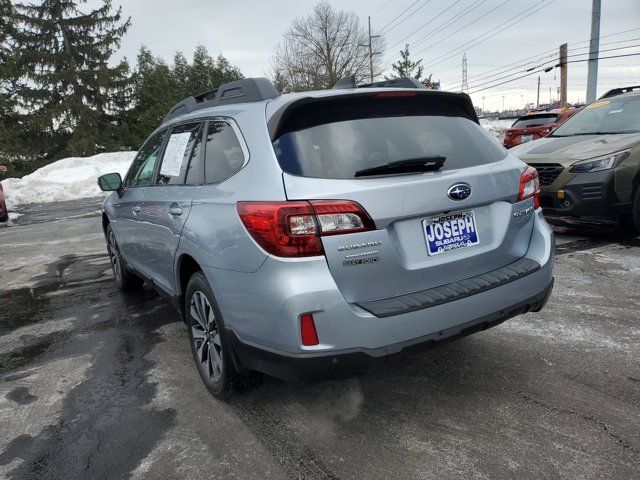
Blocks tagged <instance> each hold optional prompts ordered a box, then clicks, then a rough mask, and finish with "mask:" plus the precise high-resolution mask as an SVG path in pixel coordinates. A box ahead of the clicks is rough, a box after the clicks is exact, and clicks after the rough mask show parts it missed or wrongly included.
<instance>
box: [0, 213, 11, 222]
mask: <svg viewBox="0 0 640 480" xmlns="http://www.w3.org/2000/svg"><path fill="white" fill-rule="evenodd" d="M8 220H9V214H8V213H7V212H5V214H4V215H0V223H4V222H6V221H8Z"/></svg>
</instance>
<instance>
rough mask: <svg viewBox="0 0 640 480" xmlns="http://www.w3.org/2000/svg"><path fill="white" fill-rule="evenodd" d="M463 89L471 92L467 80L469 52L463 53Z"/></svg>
mask: <svg viewBox="0 0 640 480" xmlns="http://www.w3.org/2000/svg"><path fill="white" fill-rule="evenodd" d="M462 91H463V92H467V93H469V82H468V81H467V54H466V53H463V54H462Z"/></svg>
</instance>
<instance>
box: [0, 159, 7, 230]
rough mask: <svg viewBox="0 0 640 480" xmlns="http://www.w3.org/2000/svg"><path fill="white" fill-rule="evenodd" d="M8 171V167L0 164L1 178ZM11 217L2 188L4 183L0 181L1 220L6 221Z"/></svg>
mask: <svg viewBox="0 0 640 480" xmlns="http://www.w3.org/2000/svg"><path fill="white" fill-rule="evenodd" d="M6 172H7V167H5V166H4V165H0V180H1V179H2V177H3V176H4V174H5V173H6ZM8 219H9V212H7V204H6V203H4V191H3V190H2V184H1V183H0V222H6V221H7V220H8Z"/></svg>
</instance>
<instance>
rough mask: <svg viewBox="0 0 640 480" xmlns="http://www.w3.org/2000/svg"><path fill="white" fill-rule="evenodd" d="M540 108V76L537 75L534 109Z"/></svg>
mask: <svg viewBox="0 0 640 480" xmlns="http://www.w3.org/2000/svg"><path fill="white" fill-rule="evenodd" d="M539 106H540V75H538V96H537V97H536V107H539Z"/></svg>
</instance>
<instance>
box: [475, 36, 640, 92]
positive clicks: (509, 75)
mask: <svg viewBox="0 0 640 480" xmlns="http://www.w3.org/2000/svg"><path fill="white" fill-rule="evenodd" d="M637 47H640V44H637V45H629V46H626V47H617V48H609V49H606V50H600V52H601V53H602V52H613V51H617V50H624V49H625V48H637ZM588 54H589V53H588V52H585V53H575V54H573V55H567V57H568V58H570V57H580V56H583V55H588ZM549 63H553V62H551V61H547V62H544V63H543V64H542V65H538V66H536V67H533V68H529V69H527V70H522V71H519V72H514V73H510V74H508V75H505V76H504V77H500V78H496V79H493V80H489V81H487V82H484V83H476V84H474V85H473V88H477V87H482V86H484V85H487V84H490V83H493V82H496V81H500V80H504V79H507V78H509V77H511V76H513V75H517V74H519V73H527V72H529V71H531V70H533V69H534V68H541V69H543V71H544V72H545V73H547V72H549V71H551V70H553V69H554V68H555V67H557V66H558V64H555V65H553V64H552V65H545V64H549ZM567 63H571V62H567Z"/></svg>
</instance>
